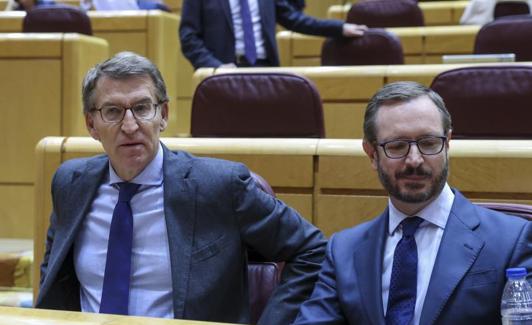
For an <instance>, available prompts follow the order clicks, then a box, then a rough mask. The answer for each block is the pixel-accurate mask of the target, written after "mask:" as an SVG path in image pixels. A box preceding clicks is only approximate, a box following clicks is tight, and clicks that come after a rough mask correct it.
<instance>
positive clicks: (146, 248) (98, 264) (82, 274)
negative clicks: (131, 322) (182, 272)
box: [74, 144, 174, 318]
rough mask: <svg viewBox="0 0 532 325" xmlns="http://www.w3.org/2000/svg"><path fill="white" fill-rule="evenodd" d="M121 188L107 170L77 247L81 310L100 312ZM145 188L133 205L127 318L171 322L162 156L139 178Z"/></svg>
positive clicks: (140, 191)
mask: <svg viewBox="0 0 532 325" xmlns="http://www.w3.org/2000/svg"><path fill="white" fill-rule="evenodd" d="M119 182H123V180H122V179H120V177H119V176H118V175H116V173H115V171H114V170H113V168H112V167H111V164H109V176H108V178H107V180H106V181H104V182H103V183H102V185H100V187H99V189H98V192H97V194H96V197H95V199H94V201H93V202H92V206H91V209H90V211H89V213H88V214H87V216H86V217H85V219H84V221H83V224H82V225H81V229H80V231H79V233H78V236H77V238H76V241H75V244H74V266H75V270H76V275H77V277H78V280H79V282H80V302H81V310H82V311H84V312H96V313H97V312H98V311H99V310H100V301H101V296H102V287H103V278H104V272H105V263H106V259H107V244H108V239H109V230H110V226H111V219H112V217H113V210H114V207H115V205H116V202H117V201H118V186H117V184H116V183H119ZM131 182H132V183H136V184H141V186H140V187H139V190H138V192H137V193H136V194H135V195H134V196H133V198H132V199H131V202H130V204H131V209H132V211H133V247H132V256H131V282H130V291H129V315H139V316H152V317H165V318H173V317H174V311H173V302H172V272H171V268H170V251H169V246H168V234H167V230H166V222H165V218H164V194H163V193H164V187H163V150H162V146H161V145H160V144H159V151H158V152H157V155H156V156H155V158H154V159H153V161H152V162H150V163H149V164H148V166H146V168H145V169H144V170H143V171H142V172H141V173H140V174H139V175H137V177H135V178H134V179H133V180H132V181H131Z"/></svg>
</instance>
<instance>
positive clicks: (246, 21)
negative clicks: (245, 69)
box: [240, 0, 257, 65]
mask: <svg viewBox="0 0 532 325" xmlns="http://www.w3.org/2000/svg"><path fill="white" fill-rule="evenodd" d="M240 17H241V18H242V31H243V32H244V56H245V57H246V60H247V61H248V63H249V65H254V64H255V62H256V61H257V49H256V47H255V34H254V33H253V22H252V21H251V11H250V10H249V2H248V0H240Z"/></svg>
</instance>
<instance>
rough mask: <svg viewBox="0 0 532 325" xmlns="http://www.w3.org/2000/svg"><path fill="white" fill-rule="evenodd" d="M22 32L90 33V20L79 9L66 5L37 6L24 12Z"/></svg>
mask: <svg viewBox="0 0 532 325" xmlns="http://www.w3.org/2000/svg"><path fill="white" fill-rule="evenodd" d="M22 31H23V32H24V33H79V34H85V35H92V27H91V21H90V19H89V17H88V16H87V14H86V13H85V12H83V11H82V10H81V9H79V8H77V7H73V6H68V5H59V4H57V5H45V6H38V7H36V8H34V9H32V10H30V11H28V12H27V13H26V16H25V17H24V21H23V23H22Z"/></svg>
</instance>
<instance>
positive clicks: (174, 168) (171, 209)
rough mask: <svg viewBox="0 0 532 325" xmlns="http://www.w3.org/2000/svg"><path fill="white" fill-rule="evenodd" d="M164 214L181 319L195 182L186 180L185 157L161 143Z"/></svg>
mask: <svg viewBox="0 0 532 325" xmlns="http://www.w3.org/2000/svg"><path fill="white" fill-rule="evenodd" d="M163 149H164V164H163V171H164V214H165V219H166V228H167V232H168V242H169V247H170V265H171V270H172V289H173V303H174V316H175V318H184V311H185V300H186V296H187V287H188V280H189V277H190V274H189V273H190V258H191V253H192V243H193V240H194V224H195V219H196V215H195V204H196V202H195V201H196V183H195V182H194V181H193V180H192V179H188V178H187V177H188V172H189V169H190V167H191V162H190V159H189V158H185V157H184V156H183V154H182V153H178V154H175V153H173V152H171V151H170V150H168V149H167V148H166V147H165V146H164V145H163Z"/></svg>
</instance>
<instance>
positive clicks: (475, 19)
mask: <svg viewBox="0 0 532 325" xmlns="http://www.w3.org/2000/svg"><path fill="white" fill-rule="evenodd" d="M504 1H507V0H471V1H469V3H468V4H467V7H466V8H465V10H464V13H463V14H462V17H461V18H460V24H462V25H484V24H487V23H489V22H491V21H493V19H494V17H493V13H494V11H495V5H496V4H497V3H498V2H504ZM514 1H519V2H526V3H528V7H529V9H532V0H514Z"/></svg>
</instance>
